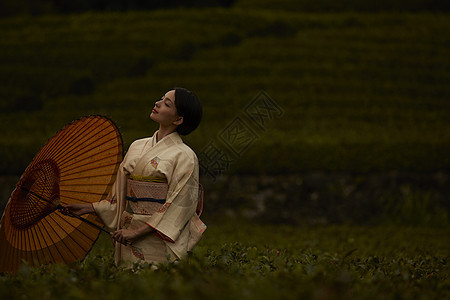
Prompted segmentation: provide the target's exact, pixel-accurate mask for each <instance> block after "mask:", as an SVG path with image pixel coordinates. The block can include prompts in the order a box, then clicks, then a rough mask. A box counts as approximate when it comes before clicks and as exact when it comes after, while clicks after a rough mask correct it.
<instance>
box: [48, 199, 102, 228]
mask: <svg viewBox="0 0 450 300" xmlns="http://www.w3.org/2000/svg"><path fill="white" fill-rule="evenodd" d="M56 209H58V210H59V209H61V210H64V206H62V205H61V204H58V205H57V206H56ZM68 216H70V217H73V218H77V219H78V220H81V221H83V222H85V223H87V224H89V225H91V226H94V227H95V228H97V229H100V230H101V231H103V232H106V233H107V234H111V231H109V230H108V229H105V228H103V227H102V226H99V225H97V224H95V223H94V222H91V221H89V220H87V219H85V218H82V217H80V216H77V215H74V214H71V213H69V214H68Z"/></svg>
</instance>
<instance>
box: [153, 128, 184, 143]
mask: <svg viewBox="0 0 450 300" xmlns="http://www.w3.org/2000/svg"><path fill="white" fill-rule="evenodd" d="M158 131H159V130H157V131H156V132H155V133H154V134H153V136H152V146H155V145H156V144H157V143H158V144H159V143H161V142H164V143H165V144H172V143H173V144H180V143H183V140H182V139H181V136H180V134H179V133H178V132H176V131H174V132H172V133H171V134H168V135H166V136H165V137H163V138H162V139H161V140H159V141H158V142H157V141H156V136H157V135H158Z"/></svg>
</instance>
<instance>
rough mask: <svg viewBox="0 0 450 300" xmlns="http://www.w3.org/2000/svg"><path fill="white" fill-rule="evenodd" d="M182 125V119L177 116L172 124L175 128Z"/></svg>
mask: <svg viewBox="0 0 450 300" xmlns="http://www.w3.org/2000/svg"><path fill="white" fill-rule="evenodd" d="M182 123H183V117H181V116H179V117H178V118H177V119H176V120H175V121H174V122H173V124H174V125H176V126H179V125H181V124H182Z"/></svg>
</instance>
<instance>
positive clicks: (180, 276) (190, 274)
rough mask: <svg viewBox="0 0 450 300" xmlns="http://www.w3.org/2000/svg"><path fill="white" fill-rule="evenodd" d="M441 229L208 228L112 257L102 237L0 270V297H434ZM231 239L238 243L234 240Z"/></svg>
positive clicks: (442, 257)
mask: <svg viewBox="0 0 450 300" xmlns="http://www.w3.org/2000/svg"><path fill="white" fill-rule="evenodd" d="M448 233H449V232H448V230H444V229H408V228H402V227H346V226H340V227H316V228H314V227H305V228H294V227H286V226H277V227H275V226H255V225H251V224H234V225H232V224H228V225H224V224H222V225H220V226H210V228H209V229H208V231H207V233H206V236H205V237H204V239H203V240H202V241H201V243H200V244H199V245H198V246H197V248H195V249H194V251H193V252H192V253H190V254H189V256H188V257H187V258H186V259H184V260H182V261H181V262H175V263H167V264H162V265H159V267H158V269H157V270H154V268H151V267H150V266H148V265H146V264H141V265H138V264H136V265H135V266H134V267H133V268H132V269H122V268H118V267H116V266H115V265H114V264H113V260H112V252H111V243H110V241H109V240H108V238H109V237H107V236H103V235H102V236H101V239H100V241H99V242H98V243H97V244H96V245H95V247H94V249H93V250H92V252H91V253H90V254H89V255H88V257H87V258H86V259H85V260H84V261H83V262H79V263H76V264H74V265H73V266H63V265H49V266H41V267H34V268H33V267H29V266H25V267H23V268H22V269H21V270H20V272H19V274H18V275H17V276H9V275H3V276H1V277H0V296H1V297H2V298H11V299H16V298H21V299H29V298H45V299H86V298H89V297H95V298H98V299H123V298H134V299H141V298H142V299H147V298H148V297H150V296H151V297H152V298H153V299H211V298H215V299H274V298H276V299H299V298H308V299H324V298H325V299H348V298H350V297H351V298H355V299H399V298H400V299H412V298H414V299H444V298H446V297H449V296H450V295H449V284H450V282H449V275H450V274H449V269H448V242H449V240H448V236H449V235H448ZM237 241H238V242H237Z"/></svg>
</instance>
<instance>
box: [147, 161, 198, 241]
mask: <svg viewBox="0 0 450 300" xmlns="http://www.w3.org/2000/svg"><path fill="white" fill-rule="evenodd" d="M198 186H199V182H198V162H197V157H195V155H194V157H192V156H191V157H189V158H186V157H184V158H183V159H180V160H179V161H178V163H177V164H176V166H174V171H173V174H172V178H171V182H170V184H169V193H168V195H167V201H166V203H165V204H164V205H163V206H162V207H161V208H160V209H159V210H158V211H157V212H155V213H154V214H153V215H152V216H151V218H150V219H149V220H147V221H146V223H147V225H149V226H150V227H152V228H154V229H155V230H156V234H157V235H159V236H160V237H161V238H163V239H164V240H167V241H169V242H172V243H174V242H176V240H177V239H178V237H179V236H180V234H181V233H182V232H183V230H184V229H185V226H186V225H187V224H188V222H189V221H190V220H191V218H192V217H193V216H194V214H195V210H196V208H197V203H198Z"/></svg>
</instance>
